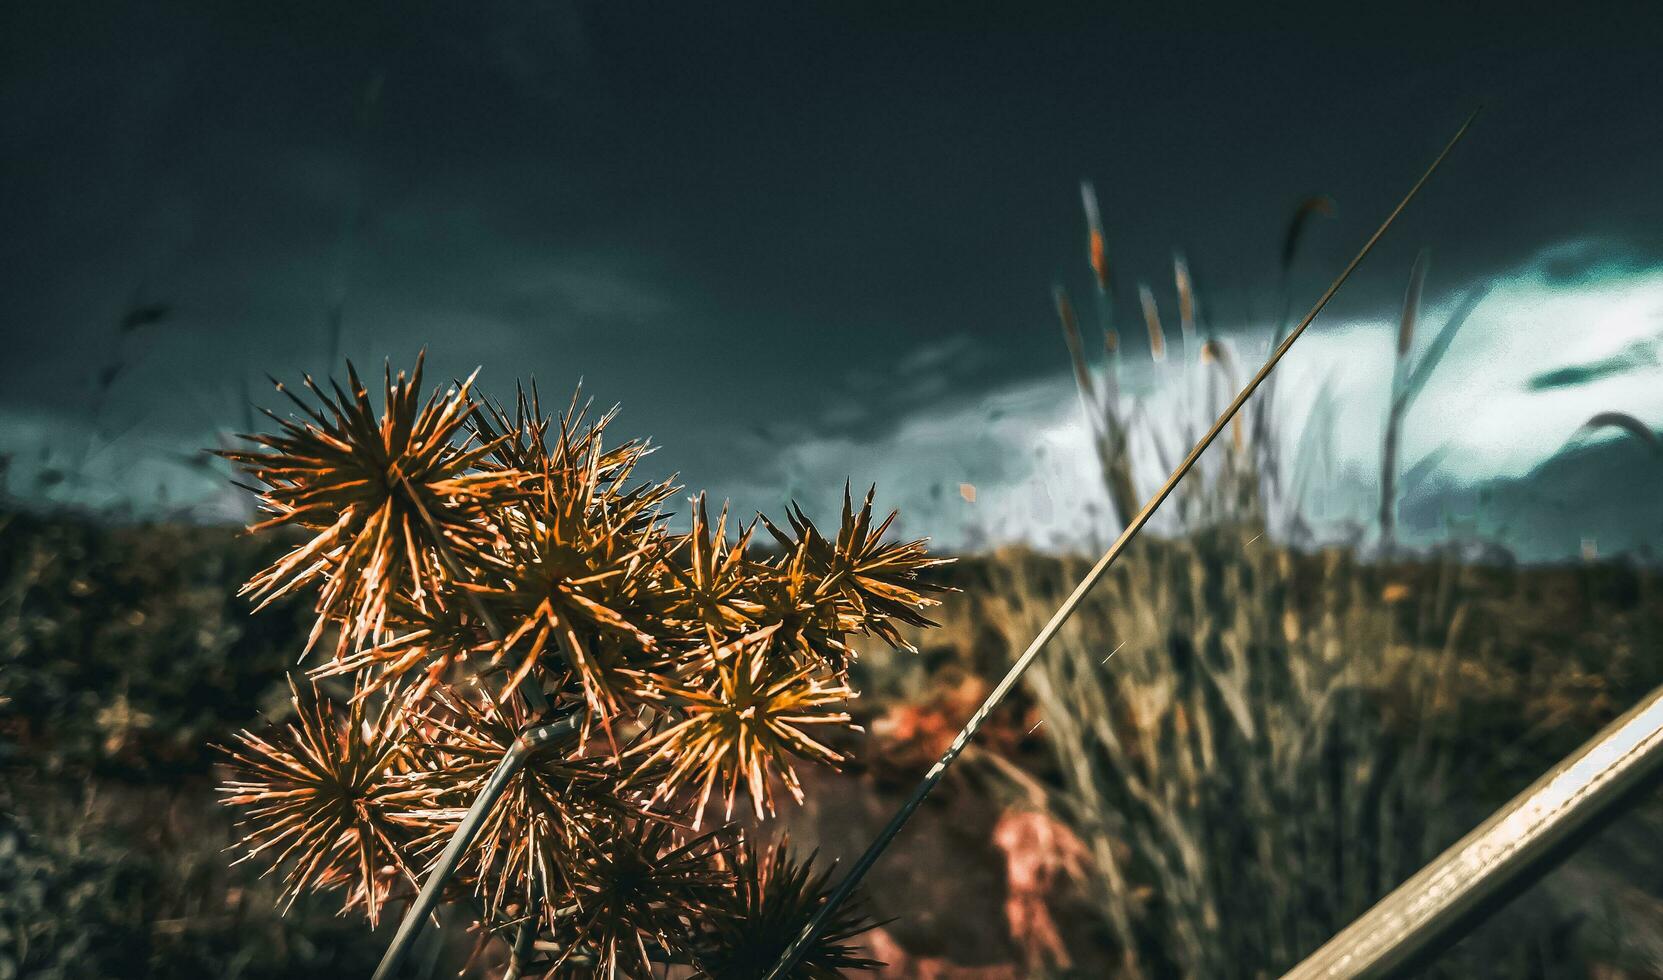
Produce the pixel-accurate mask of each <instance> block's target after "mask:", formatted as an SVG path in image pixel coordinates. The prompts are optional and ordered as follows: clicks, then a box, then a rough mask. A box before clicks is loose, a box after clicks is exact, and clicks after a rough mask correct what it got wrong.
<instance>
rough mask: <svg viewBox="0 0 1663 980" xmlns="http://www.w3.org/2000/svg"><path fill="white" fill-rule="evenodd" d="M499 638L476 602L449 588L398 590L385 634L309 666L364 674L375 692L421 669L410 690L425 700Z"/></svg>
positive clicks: (414, 699) (328, 672) (324, 673)
mask: <svg viewBox="0 0 1663 980" xmlns="http://www.w3.org/2000/svg"><path fill="white" fill-rule="evenodd" d="M496 649H497V643H496V641H495V640H493V639H492V638H491V635H490V633H489V631H488V630H487V629H486V628H485V625H484V624H483V623H482V622H481V621H480V619H479V616H478V615H477V614H476V613H475V612H474V610H473V608H472V606H471V605H470V604H469V603H467V602H464V601H461V599H460V598H459V597H457V596H455V595H451V596H449V597H448V598H447V597H446V595H445V594H444V593H443V592H435V593H429V594H426V595H420V596H413V595H409V594H400V595H395V596H393V597H392V599H391V600H389V602H388V605H387V626H386V629H385V630H384V638H383V639H381V640H380V641H379V642H377V643H376V644H375V645H373V646H367V647H364V648H363V649H360V650H355V651H353V652H351V653H348V654H347V655H345V656H344V657H339V658H337V659H334V660H331V661H329V662H327V663H324V664H321V665H319V666H317V667H314V668H313V669H312V670H311V671H309V673H310V675H311V676H312V677H314V678H318V679H322V678H324V677H333V676H340V675H352V676H356V675H360V674H362V675H363V676H364V677H366V678H373V679H370V680H368V681H367V686H366V688H365V690H366V691H369V692H374V691H377V690H379V689H381V688H383V687H385V686H386V685H388V684H391V683H393V682H395V681H398V680H400V679H401V678H404V677H406V676H407V675H408V674H410V673H412V672H416V671H421V672H422V677H421V679H420V681H419V682H418V683H417V685H416V687H415V688H414V689H412V690H411V692H410V694H409V698H408V700H409V702H410V703H415V704H419V703H421V701H422V700H423V698H424V696H425V695H426V694H427V692H428V691H429V690H430V689H432V687H433V686H434V685H435V684H437V683H439V682H440V681H441V680H443V679H444V678H446V677H447V676H450V675H452V674H453V673H455V672H456V671H457V670H458V669H460V668H463V667H465V666H466V665H468V664H470V663H472V664H474V665H475V666H476V667H477V666H480V665H481V664H482V662H483V661H484V660H485V659H486V658H487V657H489V656H490V655H491V654H493V653H495V651H496Z"/></svg>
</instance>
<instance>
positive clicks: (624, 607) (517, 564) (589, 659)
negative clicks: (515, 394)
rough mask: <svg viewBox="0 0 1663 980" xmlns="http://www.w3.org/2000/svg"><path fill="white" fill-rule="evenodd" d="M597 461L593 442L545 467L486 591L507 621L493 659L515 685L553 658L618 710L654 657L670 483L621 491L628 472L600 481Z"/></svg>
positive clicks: (509, 525) (600, 708)
mask: <svg viewBox="0 0 1663 980" xmlns="http://www.w3.org/2000/svg"><path fill="white" fill-rule="evenodd" d="M598 459H599V453H598V444H597V447H596V451H593V452H591V454H590V456H589V461H588V462H587V463H586V464H585V465H584V466H583V467H581V468H569V469H561V470H553V469H551V470H547V471H545V472H544V473H543V474H542V476H541V477H540V479H539V486H538V490H537V492H536V493H535V494H533V495H532V497H531V498H530V499H529V500H528V501H526V503H525V504H524V505H523V506H522V507H520V508H517V509H516V510H515V511H514V512H512V513H510V514H508V515H507V517H506V519H505V521H504V523H503V526H502V532H503V545H502V557H501V560H500V565H501V566H502V568H501V571H499V572H498V573H497V575H496V577H497V579H498V580H499V582H500V584H498V585H495V586H492V587H491V588H490V589H488V590H487V591H486V594H487V595H488V596H489V597H490V599H491V600H492V601H494V602H496V603H498V604H500V606H501V607H502V608H503V610H504V612H505V615H506V617H507V620H508V630H509V632H508V635H507V637H506V638H505V639H504V641H503V643H502V645H501V648H500V650H499V652H498V654H497V656H498V658H499V659H505V660H508V661H510V662H512V663H515V664H516V666H515V667H514V670H515V675H514V677H515V682H517V681H518V678H519V677H522V676H524V675H525V674H526V673H528V672H530V671H531V670H532V669H533V668H535V666H536V665H537V663H538V662H539V659H540V658H542V657H544V656H545V655H551V656H555V657H557V658H558V659H561V660H563V661H564V662H565V663H566V665H568V666H569V667H570V668H572V669H573V670H574V671H575V672H576V674H577V676H578V678H579V679H580V680H581V681H582V684H583V690H584V694H585V697H586V698H587V699H588V701H589V704H590V707H591V709H592V710H593V711H594V712H596V713H597V714H598V715H601V716H603V717H605V716H610V715H612V714H615V713H617V712H618V711H619V710H620V709H621V707H622V698H623V697H624V696H626V695H627V694H629V693H630V692H631V691H632V690H633V689H634V687H635V685H636V683H637V677H638V675H639V674H640V671H641V670H642V669H644V668H646V667H649V666H653V665H656V664H657V663H658V662H659V661H660V657H659V652H658V649H657V647H658V639H659V638H658V637H657V635H655V621H656V620H657V619H658V618H659V615H660V613H659V607H661V606H662V605H663V604H664V602H665V596H664V590H663V588H662V583H661V580H662V579H663V577H664V575H663V571H662V564H663V560H664V556H665V554H666V552H667V549H668V547H669V538H668V536H667V534H666V533H665V531H664V528H663V525H662V522H660V521H658V520H656V519H654V515H655V511H656V508H657V506H658V504H659V502H661V500H662V497H663V495H664V494H665V493H667V492H668V488H667V487H665V486H664V485H652V486H650V487H647V488H636V489H634V490H625V489H624V488H623V487H622V484H621V482H619V480H621V479H622V477H624V476H626V475H627V474H618V477H619V480H611V479H604V480H603V478H602V477H601V475H600V473H599V471H598V470H597V469H596V468H595V462H596V460H598ZM619 640H622V641H626V646H627V652H628V653H629V655H628V656H625V657H623V658H622V659H621V660H619V659H617V658H614V659H612V660H611V661H608V660H607V659H604V658H603V657H602V656H601V655H600V654H601V652H602V651H601V648H603V647H606V646H607V643H608V641H619ZM616 650H617V648H616V647H615V646H614V652H616Z"/></svg>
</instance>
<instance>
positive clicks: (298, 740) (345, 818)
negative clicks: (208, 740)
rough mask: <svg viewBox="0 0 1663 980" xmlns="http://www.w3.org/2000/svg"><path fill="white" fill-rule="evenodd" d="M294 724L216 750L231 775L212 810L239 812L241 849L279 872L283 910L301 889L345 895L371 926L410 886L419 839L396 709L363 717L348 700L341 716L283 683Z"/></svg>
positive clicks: (392, 705) (363, 708) (364, 704)
mask: <svg viewBox="0 0 1663 980" xmlns="http://www.w3.org/2000/svg"><path fill="white" fill-rule="evenodd" d="M289 688H290V692H291V695H292V702H293V704H294V710H295V715H296V721H295V723H294V724H291V725H289V726H288V727H287V728H286V729H283V730H282V731H281V732H280V733H279V734H278V735H276V736H275V737H272V738H269V739H268V738H262V737H260V736H258V735H254V734H252V733H250V732H247V731H244V732H242V733H240V734H239V735H238V737H237V744H236V745H234V746H229V747H225V748H224V751H225V752H226V754H227V755H228V756H229V757H230V760H231V767H232V770H233V776H232V778H231V779H229V780H227V781H226V782H225V783H224V784H223V785H221V787H220V792H221V793H222V794H224V798H223V799H222V801H221V802H223V803H225V804H226V805H229V806H235V807H240V808H242V811H243V812H242V821H241V825H242V827H243V829H244V836H243V838H242V840H241V842H240V846H241V847H242V848H243V849H244V850H245V851H246V853H245V854H244V855H243V857H242V858H240V859H239V860H240V861H249V860H255V859H259V860H261V861H263V862H265V863H266V864H267V866H268V870H270V869H275V868H278V867H285V868H286V869H287V870H286V872H285V873H284V879H283V896H284V901H285V903H286V904H285V907H288V906H291V905H293V904H294V900H295V898H296V897H298V896H299V894H300V893H301V892H302V891H306V890H311V891H322V890H326V889H330V888H336V887H343V886H344V887H345V888H346V890H347V898H346V907H347V908H353V907H357V906H362V907H363V908H364V910H365V912H366V914H367V915H368V916H369V920H370V923H371V925H372V926H373V925H374V924H375V923H376V922H377V921H378V919H379V916H380V912H381V906H382V904H383V903H384V902H385V901H386V899H387V897H388V894H389V891H390V890H391V888H392V887H393V885H394V884H396V883H397V882H398V881H399V880H405V881H411V882H414V881H415V880H416V874H415V871H414V869H413V868H412V866H411V863H410V862H411V859H412V856H413V854H414V853H415V851H416V850H417V849H418V847H419V845H420V841H421V840H422V837H423V834H422V833H421V830H420V828H419V827H417V826H413V825H412V822H411V821H410V820H409V818H408V816H407V813H406V811H407V810H408V809H409V808H410V807H411V806H412V805H413V804H415V803H417V801H418V800H419V799H420V797H421V796H422V795H423V794H422V792H421V791H420V790H419V789H412V788H411V786H410V785H409V783H408V782H407V781H405V780H404V779H403V778H401V777H400V775H399V773H398V771H397V769H398V766H397V763H398V762H399V756H400V755H401V753H402V752H403V748H402V745H401V742H400V738H401V732H400V731H399V726H398V721H399V717H400V714H399V706H398V704H397V702H396V700H395V699H389V700H388V701H387V702H385V706H384V707H383V708H382V709H381V711H380V712H379V713H377V714H375V715H373V716H372V715H371V713H370V711H369V708H368V704H369V699H368V698H363V697H358V698H354V699H353V700H352V702H351V703H350V704H349V705H348V707H347V709H346V712H345V716H344V717H342V716H341V714H340V712H339V711H338V709H337V706H336V705H335V704H334V703H333V702H331V701H329V700H328V699H326V698H323V697H321V696H320V695H319V694H318V692H317V690H316V689H315V688H311V689H309V690H308V691H307V693H306V694H305V695H304V696H303V695H302V693H301V690H300V688H298V687H296V686H295V684H294V682H293V680H292V679H291V681H290V684H289Z"/></svg>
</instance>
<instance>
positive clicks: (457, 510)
mask: <svg viewBox="0 0 1663 980" xmlns="http://www.w3.org/2000/svg"><path fill="white" fill-rule="evenodd" d="M421 378H422V362H421V360H420V359H419V358H418V359H417V361H416V368H415V370H414V372H412V374H411V376H410V377H408V378H407V377H406V376H405V374H404V372H402V371H401V372H399V374H398V376H397V378H394V377H393V376H392V373H391V370H390V369H389V370H388V372H387V376H386V382H385V391H384V395H383V404H382V409H381V411H380V413H379V414H378V413H377V411H376V409H375V407H374V405H372V404H371V402H370V397H369V392H368V390H367V389H366V388H365V387H364V384H363V382H362V381H360V380H359V378H358V373H357V371H355V370H354V369H353V368H352V367H351V366H350V365H349V366H348V368H347V380H348V384H349V387H350V388H351V391H350V393H348V392H345V391H342V390H341V389H340V388H339V387H338V386H336V385H335V384H334V383H333V382H331V383H330V386H331V388H332V390H333V394H332V395H331V394H330V393H328V392H325V391H324V390H323V389H322V387H321V386H319V385H318V384H317V383H315V382H314V381H313V380H312V379H311V378H310V377H308V378H307V379H306V388H307V389H308V390H309V391H310V392H311V394H312V395H313V396H314V397H315V398H316V400H317V403H318V404H317V405H315V406H314V405H311V404H308V403H307V402H306V401H305V400H303V399H301V398H299V397H296V396H295V395H293V394H292V393H291V392H289V391H288V389H286V388H284V387H283V386H282V385H279V386H278V390H279V391H282V392H283V393H284V394H287V395H289V397H290V399H291V400H292V401H293V402H294V404H295V405H296V406H297V407H298V408H299V409H300V411H301V412H302V413H304V417H303V418H287V419H283V418H278V417H277V416H276V415H271V414H270V413H267V414H268V415H269V416H270V418H272V420H273V421H275V422H276V423H277V425H278V427H279V430H280V431H278V432H277V433H271V434H253V435H249V436H246V437H245V438H246V439H248V440H249V441H250V442H253V443H254V444H256V445H257V446H259V447H263V448H260V449H255V450H251V451H247V452H242V451H232V452H226V453H224V454H223V455H225V456H226V458H228V459H230V460H232V461H234V462H236V463H237V464H239V465H240V466H241V467H242V468H243V470H244V471H245V472H246V473H247V474H248V475H249V476H250V477H252V478H253V479H254V480H255V481H257V482H258V483H259V484H260V488H259V489H258V490H257V491H256V492H257V493H258V494H259V497H260V504H261V506H262V507H263V508H264V509H265V510H266V511H267V512H268V513H270V514H271V515H272V516H270V517H269V518H267V519H266V520H264V521H262V522H260V523H258V524H256V525H254V527H253V530H254V531H263V530H268V529H271V528H276V527H282V526H288V525H292V526H295V527H300V528H303V529H305V530H307V531H309V532H311V538H310V539H309V540H307V541H306V542H305V543H304V544H302V545H300V546H299V547H296V548H295V549H293V550H292V551H290V552H289V553H288V554H287V555H285V556H283V558H281V559H279V560H278V561H277V563H276V564H274V565H272V566H271V567H270V568H268V569H266V570H265V571H262V572H261V573H260V574H258V575H256V576H255V577H254V578H253V579H251V580H250V581H249V582H248V584H247V585H246V586H245V587H244V592H245V593H247V594H249V595H251V596H253V597H254V598H255V599H256V600H258V601H259V602H260V604H261V605H262V606H263V605H265V604H266V603H269V602H271V601H272V600H274V599H276V598H278V597H279V596H282V595H284V594H286V593H288V592H290V591H292V590H294V589H297V588H299V587H301V586H304V585H307V584H309V583H311V582H314V581H318V580H320V579H321V580H322V588H321V590H320V593H319V597H318V606H317V608H318V620H317V623H316V625H315V626H314V627H313V629H312V634H311V636H310V637H309V638H308V640H307V649H310V648H311V646H312V645H313V644H314V643H316V641H317V638H318V636H319V635H320V634H321V632H322V631H323V629H324V627H325V626H326V625H327V624H329V623H331V622H335V623H337V624H338V625H340V626H341V627H342V629H341V639H340V644H339V651H340V652H345V651H346V650H347V649H349V648H350V647H351V646H353V645H363V644H364V643H365V642H366V641H367V640H368V639H369V638H370V637H372V636H373V635H375V634H376V633H377V632H378V631H379V630H380V629H382V628H383V627H384V626H385V625H386V613H387V603H388V600H389V599H390V598H391V597H392V596H393V595H394V594H396V593H397V592H399V591H401V590H408V591H412V592H414V593H416V594H418V595H419V594H421V593H424V592H427V591H432V590H435V589H438V588H441V587H442V583H443V582H444V581H445V580H446V578H447V574H446V573H447V569H446V568H445V565H446V563H447V558H448V556H451V555H454V554H457V553H461V554H462V555H464V556H471V555H473V554H474V553H476V552H478V551H479V550H480V549H481V548H483V547H485V546H486V545H487V544H488V543H489V541H490V538H491V533H490V529H489V524H488V522H487V521H486V520H484V517H485V516H486V514H487V513H488V512H489V511H490V510H491V509H492V508H493V507H497V506H501V505H502V504H504V503H505V502H506V501H508V500H510V499H512V497H513V496H514V495H515V494H516V493H517V487H516V483H517V480H516V477H515V474H513V473H512V472H510V471H506V470H478V469H476V466H477V464H478V463H479V462H480V461H481V460H482V459H484V458H485V457H486V456H488V455H489V454H490V453H491V451H492V450H493V449H494V448H495V447H494V446H492V445H489V444H486V445H473V446H471V447H469V446H465V445H461V444H458V441H457V437H458V434H459V433H463V426H464V423H465V422H466V421H467V419H468V416H469V414H470V413H471V412H472V411H473V407H474V406H473V401H472V400H471V399H470V397H469V395H468V389H469V385H470V384H471V380H472V379H470V380H469V382H468V383H464V384H462V385H460V386H458V387H455V388H452V389H451V390H450V391H449V392H448V393H447V394H446V395H444V396H443V397H441V396H440V395H439V394H438V393H434V395H432V396H431V397H429V398H428V399H427V401H426V402H425V403H423V402H422V401H420V391H421ZM464 442H465V440H464Z"/></svg>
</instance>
